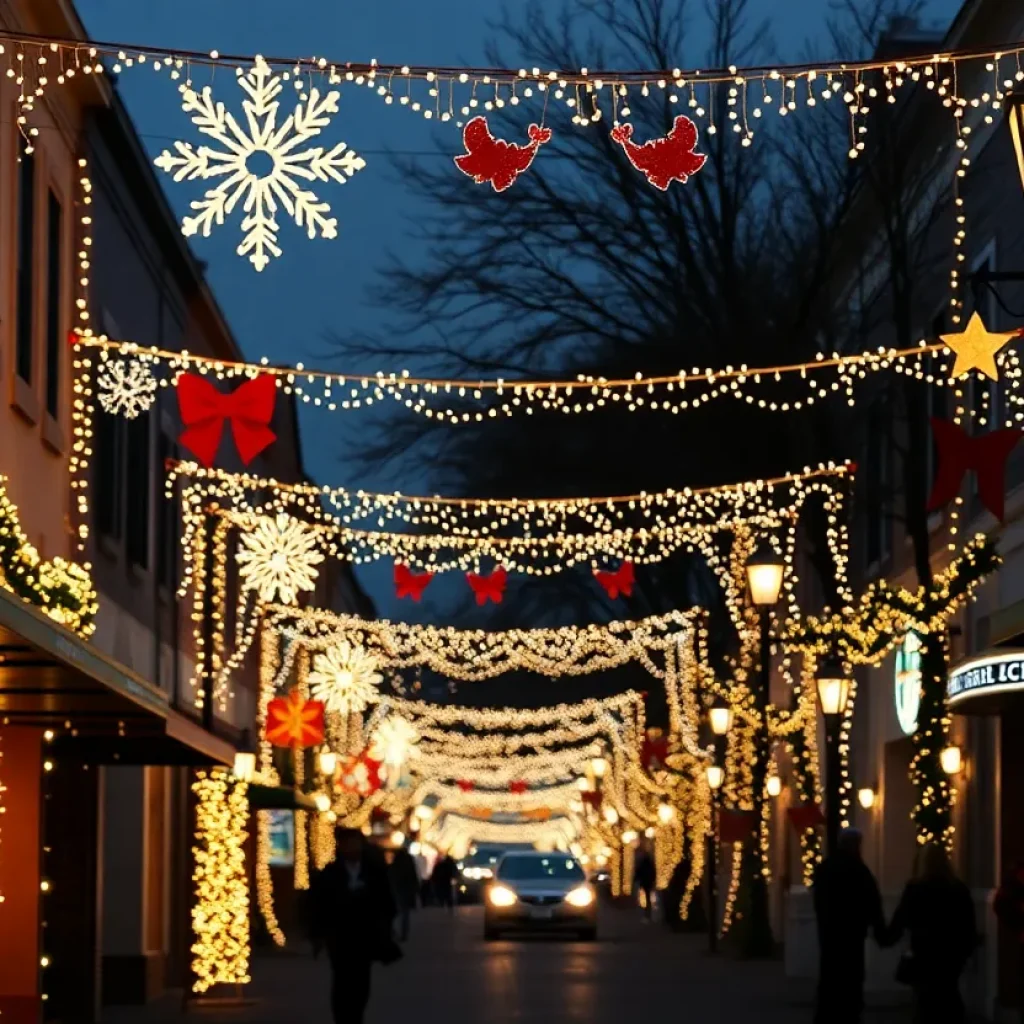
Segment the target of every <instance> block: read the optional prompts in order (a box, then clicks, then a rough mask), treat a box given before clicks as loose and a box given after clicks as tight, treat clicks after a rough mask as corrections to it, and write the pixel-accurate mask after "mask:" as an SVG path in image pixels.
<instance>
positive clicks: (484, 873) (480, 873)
mask: <svg viewBox="0 0 1024 1024" xmlns="http://www.w3.org/2000/svg"><path fill="white" fill-rule="evenodd" d="M477 877H478V878H493V877H494V872H493V871H492V870H491V869H490V868H478V869H477Z"/></svg>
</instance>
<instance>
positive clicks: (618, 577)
mask: <svg viewBox="0 0 1024 1024" xmlns="http://www.w3.org/2000/svg"><path fill="white" fill-rule="evenodd" d="M594 575H595V576H596V577H597V582H598V583H600V584H601V586H602V587H604V589H605V592H606V593H607V594H608V596H609V597H610V598H611V599H612V600H613V601H614V600H615V599H616V598H617V597H620V596H621V597H629V596H630V595H631V594H632V593H633V584H634V582H636V577H635V575H634V573H633V563H632V562H623V563H622V565H620V566H619V567H618V569H616V570H615V572H598V571H595V572H594Z"/></svg>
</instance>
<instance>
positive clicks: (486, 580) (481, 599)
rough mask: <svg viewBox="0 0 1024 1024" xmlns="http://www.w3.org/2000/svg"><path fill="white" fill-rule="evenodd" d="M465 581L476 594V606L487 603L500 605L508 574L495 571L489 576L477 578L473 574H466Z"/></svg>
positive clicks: (499, 570)
mask: <svg viewBox="0 0 1024 1024" xmlns="http://www.w3.org/2000/svg"><path fill="white" fill-rule="evenodd" d="M466 579H467V580H468V581H469V585H470V586H471V587H472V588H473V593H474V594H476V603H477V604H487V602H488V601H493V602H494V603H495V604H501V599H502V597H504V595H505V581H506V580H507V579H508V573H507V572H505V570H504V569H495V570H494V572H492V573H491V575H490V576H478V575H477V574H476V573H475V572H467V573H466Z"/></svg>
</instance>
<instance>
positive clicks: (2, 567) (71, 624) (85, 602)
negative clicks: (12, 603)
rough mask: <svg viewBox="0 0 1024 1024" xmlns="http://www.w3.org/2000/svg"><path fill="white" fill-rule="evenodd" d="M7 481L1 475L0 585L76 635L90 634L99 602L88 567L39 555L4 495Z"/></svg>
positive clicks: (13, 508) (15, 511) (14, 508)
mask: <svg viewBox="0 0 1024 1024" xmlns="http://www.w3.org/2000/svg"><path fill="white" fill-rule="evenodd" d="M6 482H7V478H6V477H5V476H0V586H3V587H4V588H5V589H6V590H9V591H11V593H13V594H16V595H17V596H18V597H20V598H21V599H22V600H23V601H27V602H28V603H29V604H33V605H35V606H36V607H37V608H39V609H41V610H42V611H43V612H44V613H45V614H46V615H48V616H49V617H50V618H51V619H53V620H54V621H55V622H59V623H60V624H61V625H62V626H66V627H67V628H68V629H70V630H71V631H72V632H74V633H78V634H79V636H83V637H87V636H90V635H91V634H92V632H93V629H94V628H95V627H94V625H93V619H94V618H95V616H96V611H97V608H98V602H97V598H96V589H95V587H94V586H93V583H92V577H91V576H90V574H89V570H88V567H83V566H79V565H76V564H75V563H73V562H68V561H66V560H65V559H63V558H60V557H56V558H52V559H48V560H44V559H42V558H40V557H39V552H38V551H37V550H36V549H35V547H34V546H33V545H32V544H31V543H30V542H29V539H28V537H27V536H26V535H25V532H24V531H23V530H22V528H21V521H20V519H19V516H18V509H17V508H16V506H15V505H14V503H13V502H12V501H11V500H10V498H8V497H7V488H6Z"/></svg>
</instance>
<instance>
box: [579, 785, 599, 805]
mask: <svg viewBox="0 0 1024 1024" xmlns="http://www.w3.org/2000/svg"><path fill="white" fill-rule="evenodd" d="M580 799H581V800H582V801H583V802H584V803H585V804H590V806H591V807H593V808H594V809H595V810H600V809H601V790H599V789H587V790H584V791H583V792H582V793H580Z"/></svg>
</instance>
